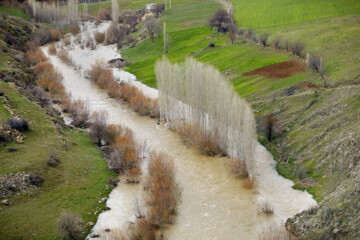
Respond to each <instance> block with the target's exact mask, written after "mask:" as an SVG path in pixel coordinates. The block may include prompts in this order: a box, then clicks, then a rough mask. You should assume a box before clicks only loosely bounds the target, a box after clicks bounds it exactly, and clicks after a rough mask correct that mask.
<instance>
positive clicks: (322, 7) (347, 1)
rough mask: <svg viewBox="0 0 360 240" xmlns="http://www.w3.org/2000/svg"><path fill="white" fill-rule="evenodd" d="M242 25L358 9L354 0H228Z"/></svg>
mask: <svg viewBox="0 0 360 240" xmlns="http://www.w3.org/2000/svg"><path fill="white" fill-rule="evenodd" d="M231 2H232V4H233V5H234V10H235V19H236V21H237V23H238V25H239V26H243V27H251V28H258V27H268V26H277V25H284V24H289V23H296V22H303V21H307V20H313V19H319V18H328V17H335V16H342V15H347V14H355V13H359V12H360V2H359V1H358V0H332V1H328V0H316V1H314V0H252V1H249V0H231Z"/></svg>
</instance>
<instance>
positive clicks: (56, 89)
mask: <svg viewBox="0 0 360 240" xmlns="http://www.w3.org/2000/svg"><path fill="white" fill-rule="evenodd" d="M49 92H50V94H51V96H52V97H53V98H55V99H59V100H60V99H62V98H63V96H64V95H66V91H65V87H64V85H62V84H61V83H58V82H52V83H50V85H49Z"/></svg>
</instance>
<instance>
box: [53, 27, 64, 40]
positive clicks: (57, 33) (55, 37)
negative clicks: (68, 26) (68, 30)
mask: <svg viewBox="0 0 360 240" xmlns="http://www.w3.org/2000/svg"><path fill="white" fill-rule="evenodd" d="M50 35H51V40H52V41H59V40H60V37H61V35H62V34H61V31H60V30H59V29H57V28H52V29H50Z"/></svg>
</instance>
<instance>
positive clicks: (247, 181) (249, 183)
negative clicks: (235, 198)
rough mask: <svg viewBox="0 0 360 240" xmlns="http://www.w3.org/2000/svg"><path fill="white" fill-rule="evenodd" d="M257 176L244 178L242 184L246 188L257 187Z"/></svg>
mask: <svg viewBox="0 0 360 240" xmlns="http://www.w3.org/2000/svg"><path fill="white" fill-rule="evenodd" d="M255 181H256V180H255V178H254V177H253V178H249V177H246V178H244V179H243V180H242V186H243V187H244V188H246V189H253V188H254V187H255Z"/></svg>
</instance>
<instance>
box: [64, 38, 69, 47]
mask: <svg viewBox="0 0 360 240" xmlns="http://www.w3.org/2000/svg"><path fill="white" fill-rule="evenodd" d="M70 44H71V38H70V37H66V38H64V45H65V46H69V45H70Z"/></svg>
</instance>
